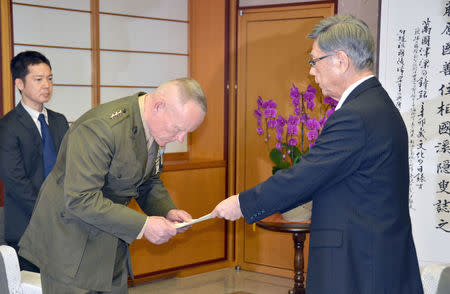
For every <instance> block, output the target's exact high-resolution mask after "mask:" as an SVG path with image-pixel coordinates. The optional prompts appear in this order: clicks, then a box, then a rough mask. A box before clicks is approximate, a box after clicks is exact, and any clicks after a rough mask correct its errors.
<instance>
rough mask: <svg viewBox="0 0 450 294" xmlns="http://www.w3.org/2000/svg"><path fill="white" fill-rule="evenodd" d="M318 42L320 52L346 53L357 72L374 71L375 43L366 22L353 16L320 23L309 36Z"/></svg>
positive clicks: (335, 17)
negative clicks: (340, 51)
mask: <svg viewBox="0 0 450 294" xmlns="http://www.w3.org/2000/svg"><path fill="white" fill-rule="evenodd" d="M307 38H310V39H314V40H317V44H318V46H319V48H320V50H322V51H324V52H326V53H328V54H329V53H332V52H336V51H339V50H342V51H344V52H345V53H346V54H347V56H348V57H349V58H350V59H351V60H352V62H353V64H354V66H355V68H356V70H358V71H362V70H364V69H369V70H372V69H373V65H374V61H375V47H376V45H375V41H374V39H373V36H372V34H371V33H370V30H369V27H368V26H367V24H366V23H365V22H363V21H362V20H360V19H357V18H355V17H353V16H351V15H335V16H331V17H328V18H325V19H324V20H322V21H321V22H319V23H318V24H317V25H316V26H315V27H314V28H313V30H312V32H311V33H310V34H309V35H308V36H307Z"/></svg>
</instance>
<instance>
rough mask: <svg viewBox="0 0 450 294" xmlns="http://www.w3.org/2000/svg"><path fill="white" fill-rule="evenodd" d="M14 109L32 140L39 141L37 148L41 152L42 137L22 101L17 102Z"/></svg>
mask: <svg viewBox="0 0 450 294" xmlns="http://www.w3.org/2000/svg"><path fill="white" fill-rule="evenodd" d="M15 110H16V113H17V116H18V121H19V123H20V124H22V126H23V127H24V129H25V130H26V131H27V132H28V133H29V134H30V136H31V138H32V140H33V142H39V150H40V152H42V138H41V135H40V134H39V131H38V129H37V127H36V124H35V123H34V121H33V119H32V118H31V116H30V114H29V113H28V112H27V111H26V110H25V108H23V106H22V103H19V104H17V106H16V108H15Z"/></svg>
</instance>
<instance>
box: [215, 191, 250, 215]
mask: <svg viewBox="0 0 450 294" xmlns="http://www.w3.org/2000/svg"><path fill="white" fill-rule="evenodd" d="M238 196H239V194H238V195H233V196H230V197H228V198H227V199H225V200H223V201H222V202H220V203H219V204H217V206H216V208H214V210H213V211H212V212H211V217H218V218H224V219H226V220H230V221H235V220H237V219H240V218H241V217H242V216H243V215H242V212H241V206H240V204H239V199H238Z"/></svg>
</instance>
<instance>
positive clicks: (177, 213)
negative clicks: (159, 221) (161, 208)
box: [167, 209, 192, 233]
mask: <svg viewBox="0 0 450 294" xmlns="http://www.w3.org/2000/svg"><path fill="white" fill-rule="evenodd" d="M167 219H168V220H170V221H172V222H174V223H187V222H190V221H191V220H192V216H191V215H190V214H189V213H187V212H186V211H184V210H181V209H171V210H169V212H168V213H167ZM190 227H192V226H185V227H182V228H179V229H177V233H183V232H185V231H187V230H188V229H189V228H190Z"/></svg>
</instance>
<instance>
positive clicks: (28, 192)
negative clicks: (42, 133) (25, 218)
mask: <svg viewBox="0 0 450 294" xmlns="http://www.w3.org/2000/svg"><path fill="white" fill-rule="evenodd" d="M21 144H23V142H20V139H19V136H18V134H16V133H15V131H14V128H11V126H9V125H8V124H7V123H5V122H2V123H0V163H1V168H0V178H1V179H2V181H3V183H4V185H5V188H6V189H7V190H9V191H11V192H13V193H11V195H14V197H16V198H17V201H16V203H18V204H19V205H22V206H23V207H24V211H30V212H31V211H33V208H34V203H35V201H36V197H37V194H38V192H39V187H36V186H35V185H34V184H33V182H32V181H31V180H30V178H29V177H28V176H27V174H26V169H25V166H24V158H23V154H22V152H21V150H22V149H23V148H22V147H21Z"/></svg>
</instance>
